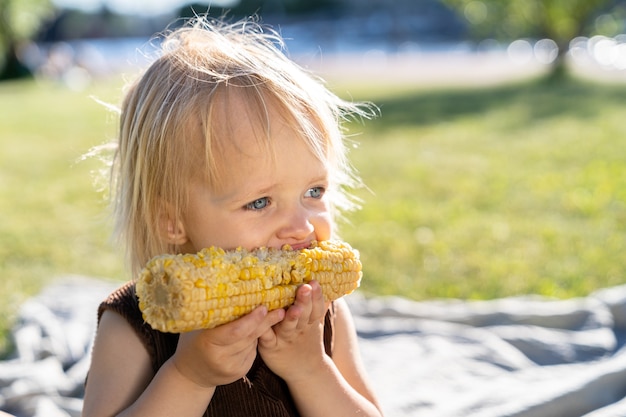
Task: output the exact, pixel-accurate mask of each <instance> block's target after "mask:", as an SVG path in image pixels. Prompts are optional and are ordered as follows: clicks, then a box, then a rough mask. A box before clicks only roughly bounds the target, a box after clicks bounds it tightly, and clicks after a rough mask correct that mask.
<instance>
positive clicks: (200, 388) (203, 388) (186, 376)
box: [161, 357, 217, 396]
mask: <svg viewBox="0 0 626 417" xmlns="http://www.w3.org/2000/svg"><path fill="white" fill-rule="evenodd" d="M161 369H162V370H164V371H166V372H167V373H168V375H169V376H170V377H171V378H173V379H176V380H177V381H178V382H179V383H180V384H181V385H182V386H185V387H186V388H187V389H189V390H190V391H195V392H198V393H200V394H209V395H210V396H213V393H214V392H215V388H216V386H217V385H215V384H211V383H207V382H206V381H203V380H202V379H201V378H200V377H199V376H196V375H195V372H193V371H192V372H186V370H185V367H184V366H182V365H181V364H180V363H178V362H177V361H176V360H175V358H174V357H171V358H170V359H168V360H167V361H166V362H165V363H164V364H163V366H162V367H161ZM170 374H171V375H170Z"/></svg>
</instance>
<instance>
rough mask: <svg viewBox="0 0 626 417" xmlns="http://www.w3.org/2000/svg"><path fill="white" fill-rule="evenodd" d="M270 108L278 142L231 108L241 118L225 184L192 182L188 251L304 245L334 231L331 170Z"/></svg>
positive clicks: (228, 152)
mask: <svg viewBox="0 0 626 417" xmlns="http://www.w3.org/2000/svg"><path fill="white" fill-rule="evenodd" d="M268 111H269V120H270V123H271V124H270V129H271V133H270V134H271V142H272V144H273V146H271V147H265V146H264V145H262V144H261V143H260V142H259V140H258V139H256V137H255V130H254V126H253V124H252V123H250V121H249V119H248V118H246V117H245V114H246V113H245V111H244V112H233V113H234V114H236V115H238V116H242V117H239V118H238V119H237V121H238V123H236V124H235V123H231V124H230V125H231V126H230V129H231V134H232V137H234V138H235V142H236V143H235V144H229V145H228V146H226V148H225V149H224V153H223V158H224V159H221V161H222V162H223V167H224V168H223V171H222V172H223V175H224V177H223V180H222V181H221V182H222V183H223V185H222V186H221V187H220V189H219V190H214V189H211V188H210V187H209V186H208V184H207V183H206V182H205V181H201V180H198V179H196V180H194V181H192V183H191V184H190V200H189V207H188V210H187V211H186V213H184V214H183V224H184V229H185V233H186V236H187V244H185V245H183V249H184V251H185V252H197V251H199V250H200V249H202V248H204V247H208V246H212V245H215V246H219V247H222V248H225V249H234V248H236V247H238V246H242V247H244V248H246V249H254V248H257V247H261V246H267V247H275V248H280V247H282V246H283V245H285V244H290V245H291V246H292V247H293V248H294V249H301V248H303V247H307V246H308V245H309V243H310V242H311V240H327V239H329V238H330V237H331V234H332V230H331V229H332V226H331V215H330V212H329V204H328V201H327V199H328V196H326V195H325V192H326V190H327V188H328V182H329V179H328V169H327V167H326V166H325V165H324V163H322V162H321V161H319V160H318V159H317V158H316V157H315V156H314V154H313V153H312V152H311V151H310V150H309V148H308V147H307V145H306V143H305V142H304V141H303V140H302V139H300V137H299V136H298V135H297V134H296V132H295V131H294V130H293V129H292V128H291V127H290V126H289V125H288V124H286V122H285V121H284V120H283V118H282V117H280V116H279V115H278V113H276V111H275V110H274V109H272V108H271V106H270V108H269V109H268ZM270 148H273V149H270ZM219 158H222V156H219Z"/></svg>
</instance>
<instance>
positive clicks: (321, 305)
mask: <svg viewBox="0 0 626 417" xmlns="http://www.w3.org/2000/svg"><path fill="white" fill-rule="evenodd" d="M310 285H311V317H310V319H309V323H313V322H316V321H320V320H321V319H322V318H323V317H324V315H325V314H326V310H327V307H326V303H325V302H324V294H322V287H321V285H320V284H319V282H317V281H311V282H310Z"/></svg>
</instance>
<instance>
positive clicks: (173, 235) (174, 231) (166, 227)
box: [161, 215, 189, 246]
mask: <svg viewBox="0 0 626 417" xmlns="http://www.w3.org/2000/svg"><path fill="white" fill-rule="evenodd" d="M161 233H162V237H163V239H164V240H165V242H167V243H168V244H170V245H175V246H181V245H184V244H185V243H187V242H188V240H189V239H188V237H187V233H186V232H185V225H184V224H183V222H182V221H180V220H175V219H173V218H172V216H169V215H167V216H163V218H162V220H161Z"/></svg>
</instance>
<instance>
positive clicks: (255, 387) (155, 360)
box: [98, 282, 334, 417]
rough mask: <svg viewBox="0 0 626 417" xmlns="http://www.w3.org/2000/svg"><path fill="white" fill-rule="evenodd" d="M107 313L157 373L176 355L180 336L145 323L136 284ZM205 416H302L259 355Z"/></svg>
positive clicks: (329, 326) (327, 331)
mask: <svg viewBox="0 0 626 417" xmlns="http://www.w3.org/2000/svg"><path fill="white" fill-rule="evenodd" d="M105 310H111V311H115V312H117V313H118V314H120V315H121V316H122V317H124V318H125V319H126V320H127V321H128V323H129V324H130V325H131V326H132V327H133V329H135V331H136V332H137V335H138V336H139V338H140V339H141V340H142V342H143V343H144V345H145V347H146V349H147V350H148V353H149V355H150V358H151V359H152V369H153V371H154V372H155V373H156V371H157V370H158V369H159V368H160V367H161V366H162V365H163V363H165V361H167V359H169V358H170V357H171V356H172V355H173V354H174V351H175V350H176V344H177V343H178V334H172V333H162V332H159V331H157V330H153V329H152V328H151V327H150V326H149V325H148V324H147V323H145V322H144V320H143V318H142V316H141V311H140V310H139V303H138V301H137V296H136V295H135V285H134V283H133V282H128V283H126V284H124V285H123V286H121V287H120V288H118V289H117V290H116V291H114V292H113V293H112V294H111V295H109V297H108V298H107V299H106V300H105V301H104V302H102V304H100V307H99V309H98V320H100V317H102V313H103V312H104V311H105ZM333 311H334V309H333V308H332V306H331V308H330V309H329V311H328V313H327V314H326V318H325V322H324V347H325V349H326V353H327V354H328V355H329V356H332V348H333V346H332V340H333V321H334V320H333V319H334V317H333V314H334V313H333ZM204 415H205V416H206V417H213V416H214V417H249V416H257V417H265V416H267V417H288V416H289V417H294V416H299V414H298V411H297V409H296V407H295V404H294V402H293V399H292V397H291V394H290V393H289V389H288V388H287V384H286V383H285V381H283V380H282V379H281V378H280V377H279V376H278V375H276V374H274V373H273V372H272V371H271V370H270V369H269V368H268V367H267V365H266V364H265V362H263V359H261V356H260V355H257V357H256V360H255V361H254V364H253V365H252V367H251V368H250V371H248V373H247V375H246V378H242V379H239V380H238V381H235V382H233V383H232V384H228V385H222V386H218V387H217V389H216V390H215V394H214V395H213V399H212V400H211V402H210V404H209V407H208V408H207V410H206V412H205V414H204Z"/></svg>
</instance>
